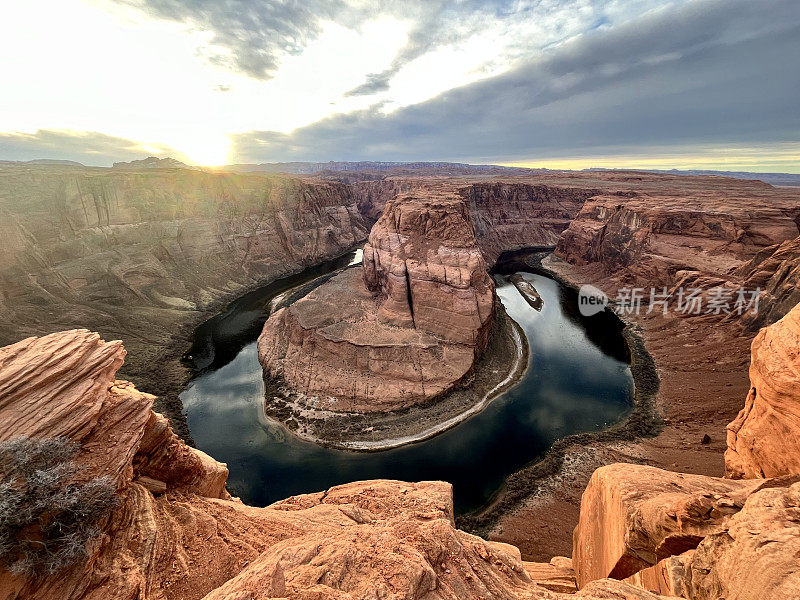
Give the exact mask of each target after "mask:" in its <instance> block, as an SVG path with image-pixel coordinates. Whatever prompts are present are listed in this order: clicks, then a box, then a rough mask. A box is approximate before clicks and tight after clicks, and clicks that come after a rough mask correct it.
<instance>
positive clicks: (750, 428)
mask: <svg viewBox="0 0 800 600" xmlns="http://www.w3.org/2000/svg"><path fill="white" fill-rule="evenodd" d="M751 355H752V358H751V363H750V392H749V394H748V395H747V399H746V401H745V405H744V408H743V409H742V411H741V412H740V413H739V415H738V416H737V417H736V419H735V420H734V421H733V422H732V423H731V424H730V425H728V450H727V451H726V452H725V473H726V475H727V476H728V477H735V478H742V477H746V478H752V477H779V476H781V475H791V474H797V473H800V305H798V306H795V307H794V309H792V311H791V312H790V313H789V314H787V315H786V316H785V317H783V318H782V319H781V320H780V321H778V322H777V323H774V324H773V325H770V326H769V327H765V328H764V329H762V330H761V331H760V332H759V333H758V335H757V336H756V337H755V339H754V340H753V344H752V350H751Z"/></svg>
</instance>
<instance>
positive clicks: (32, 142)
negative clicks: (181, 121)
mask: <svg viewBox="0 0 800 600" xmlns="http://www.w3.org/2000/svg"><path fill="white" fill-rule="evenodd" d="M154 150H158V151H159V153H166V154H170V155H171V156H173V157H180V155H179V154H178V153H176V152H175V151H174V150H172V149H171V148H169V147H168V146H160V145H157V146H156V147H155V148H154ZM151 154H153V152H151V151H147V150H142V149H141V148H140V147H139V144H138V143H137V142H134V141H132V140H127V139H125V138H119V137H114V136H110V135H105V134H103V133H95V132H68V131H51V130H46V129H40V130H39V131H37V132H36V133H13V132H12V133H2V132H0V160H22V161H24V160H35V159H38V158H48V159H59V160H75V161H78V162H82V163H83V164H86V165H93V166H110V165H111V163H112V162H115V161H128V160H134V159H139V158H145V157H147V156H149V155H151Z"/></svg>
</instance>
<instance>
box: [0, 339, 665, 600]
mask: <svg viewBox="0 0 800 600" xmlns="http://www.w3.org/2000/svg"><path fill="white" fill-rule="evenodd" d="M123 357H124V350H123V349H122V347H121V346H120V344H119V343H118V342H110V343H106V342H103V341H102V340H100V338H99V336H97V334H92V333H90V332H88V331H85V330H73V331H67V332H62V333H57V334H52V335H48V336H45V337H42V338H30V339H26V340H23V341H22V342H19V343H18V344H14V345H12V346H9V347H6V348H3V349H1V350H0V392H1V393H2V396H0V397H2V400H3V401H2V406H0V422H2V423H3V424H4V425H5V427H4V429H3V430H2V435H0V441H3V440H7V439H9V437H11V436H16V435H28V436H30V437H38V438H47V437H52V436H54V435H64V436H66V437H68V438H70V439H72V440H74V441H75V442H77V443H79V444H80V454H79V455H78V458H77V461H78V462H79V464H80V465H82V466H84V467H86V468H87V469H88V470H89V471H90V472H91V474H92V475H106V474H108V475H112V476H113V477H115V479H116V485H117V497H118V500H119V502H118V504H117V505H116V506H115V507H114V508H113V509H112V512H111V513H110V514H109V515H108V517H107V518H106V519H105V521H104V523H103V535H102V536H101V537H100V538H98V539H97V540H95V541H94V542H92V543H91V545H90V547H89V559H88V560H87V561H86V562H85V563H79V564H75V565H74V566H73V567H71V568H68V569H67V570H66V571H63V572H59V573H57V574H55V575H52V576H28V577H26V576H14V575H11V574H10V573H9V572H7V571H2V570H0V598H3V599H19V600H34V599H35V600H78V599H83V600H108V599H111V598H113V599H115V600H117V599H131V600H133V599H137V600H151V599H152V600H173V599H174V600H195V599H197V600H199V599H201V598H206V599H207V600H221V599H225V600H234V599H236V600H244V599H248V600H257V599H263V598H293V599H307V600H311V599H319V598H331V599H333V598H335V599H340V600H357V599H358V600H368V599H373V598H386V599H390V600H423V599H424V600H437V599H448V600H472V599H475V600H478V599H480V598H483V599H489V598H492V599H495V598H496V599H508V600H514V599H521V600H557V599H559V598H562V596H561V595H560V594H556V593H553V592H550V591H548V590H547V589H545V588H544V587H540V586H539V585H537V584H536V583H535V582H534V581H533V580H532V579H531V577H530V575H529V574H528V570H527V569H526V566H525V565H524V564H523V563H522V562H521V561H520V559H519V551H518V550H517V549H516V548H513V547H508V546H506V545H502V544H494V543H491V542H487V541H485V540H483V539H481V538H478V537H476V536H474V535H470V534H467V533H465V532H463V531H459V530H458V529H456V528H455V526H454V524H453V504H452V488H451V486H450V485H449V484H447V483H443V482H422V483H416V484H411V483H404V482H399V481H385V480H378V481H363V482H357V483H351V484H346V485H342V486H337V487H335V488H331V489H330V490H328V491H326V492H319V493H314V494H306V495H301V496H294V497H292V498H288V499H286V500H283V501H281V502H277V503H275V504H273V505H271V506H268V507H266V508H252V507H249V506H245V505H244V504H242V503H241V502H240V501H238V500H235V499H230V498H229V496H228V495H227V493H226V492H225V490H224V488H222V487H220V484H224V481H225V475H226V473H227V471H226V469H225V466H224V465H222V464H220V463H217V462H216V461H213V460H212V459H210V458H209V457H207V456H205V455H203V454H202V453H200V452H198V451H197V450H193V449H191V448H188V447H187V446H185V445H184V444H183V442H182V441H180V440H179V439H177V438H176V437H175V436H174V435H173V434H172V433H171V431H170V430H169V427H168V425H167V423H166V422H165V421H164V420H163V419H162V418H161V417H160V416H158V415H156V414H154V413H153V412H152V410H151V406H152V400H153V397H152V396H150V395H148V394H142V393H140V392H138V391H137V390H136V389H135V388H133V386H131V385H130V384H128V383H126V382H120V381H116V380H115V379H114V376H115V371H116V369H117V368H118V367H119V365H120V364H121V362H122V359H123ZM48 413H52V414H53V415H54V418H52V419H48V418H47V415H48ZM27 414H31V415H37V416H38V417H39V418H37V419H35V420H31V419H26V418H25V415H27ZM55 417H57V418H55ZM144 478H149V479H148V481H153V480H155V479H156V478H159V480H160V481H161V482H162V483H164V484H165V489H166V491H165V492H164V493H156V494H154V493H153V492H152V491H151V488H152V487H153V486H152V485H145V484H143V483H142V480H143V479H144ZM557 570H558V571H559V573H562V572H569V569H568V568H566V567H565V566H562V567H560V568H558V569H557ZM549 575H552V573H549V574H548V576H549ZM577 597H579V598H585V599H587V600H592V599H597V600H599V599H601V598H606V599H625V598H628V599H632V598H637V599H642V600H653V599H656V598H657V596H655V595H651V594H649V593H647V592H644V591H643V590H640V589H637V588H635V587H632V586H629V585H627V584H624V583H620V582H614V581H598V582H593V583H592V584H590V585H589V586H587V587H586V588H585V589H584V590H583V591H581V592H580V593H579V594H578V595H577Z"/></svg>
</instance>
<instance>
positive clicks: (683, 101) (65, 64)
mask: <svg viewBox="0 0 800 600" xmlns="http://www.w3.org/2000/svg"><path fill="white" fill-rule="evenodd" d="M0 9H1V10H2V12H1V13H0V14H2V15H3V18H2V20H0V52H1V53H2V56H3V59H2V60H0V82H2V87H1V88H0V89H2V92H0V159H13V160H30V159H34V158H43V157H47V158H62V159H72V160H78V161H81V162H84V163H86V164H94V165H110V164H111V162H113V161H115V160H130V159H134V158H142V157H144V156H148V155H156V156H173V157H176V158H179V159H182V160H185V161H187V162H191V163H194V164H202V165H219V164H225V163H245V162H274V161H289V160H312V161H327V160H452V161H464V162H492V163H502V164H521V165H531V166H546V167H552V168H562V167H565V168H584V167H590V166H608V167H623V166H625V167H652V168H664V167H666V168H669V167H678V168H720V169H740V170H753V171H789V172H800V67H798V61H800V2H798V1H797V0H763V1H759V0H458V1H456V0H304V1H295V0H25V1H24V2H23V1H20V0H0Z"/></svg>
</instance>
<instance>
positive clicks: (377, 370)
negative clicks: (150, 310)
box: [258, 196, 496, 412]
mask: <svg viewBox="0 0 800 600" xmlns="http://www.w3.org/2000/svg"><path fill="white" fill-rule="evenodd" d="M495 303H496V300H495V290H494V282H493V281H492V278H491V277H490V276H489V274H488V273H487V270H486V263H485V262H484V260H483V257H482V255H481V251H480V249H479V248H478V247H477V245H476V241H475V233H474V229H473V226H472V221H471V219H470V215H469V212H468V210H467V207H466V205H465V203H464V202H463V200H461V199H460V198H458V197H456V198H450V197H446V196H445V197H434V198H424V199H423V198H418V197H415V196H411V197H399V198H396V199H394V200H392V201H391V202H389V203H388V204H387V206H386V209H385V211H384V213H383V215H382V216H381V218H380V219H379V220H378V221H377V223H376V224H375V225H374V227H373V228H372V231H371V233H370V236H369V242H368V243H367V244H366V245H365V246H364V262H363V267H356V268H352V269H348V270H346V271H345V272H343V273H341V274H339V275H337V276H335V277H333V278H332V279H331V280H329V281H328V282H326V283H324V284H323V285H321V286H320V287H318V288H317V289H315V290H314V291H312V292H311V293H310V294H309V295H307V296H306V297H305V298H303V299H301V300H299V301H297V302H295V303H294V304H292V305H290V306H289V307H287V308H283V309H281V310H279V311H277V312H275V313H274V314H273V315H271V316H270V318H269V319H268V320H267V322H266V324H265V325H264V330H263V332H262V333H261V336H260V337H259V342H258V354H259V360H260V361H261V364H262V365H263V366H264V369H265V371H266V372H267V373H268V374H269V375H270V376H272V377H279V378H282V379H283V380H284V381H285V382H286V384H288V386H289V387H290V388H292V389H293V390H296V391H298V392H300V393H302V394H304V395H307V396H313V397H323V398H326V399H327V400H326V402H325V403H323V404H321V405H319V407H320V408H328V409H331V410H337V411H353V412H371V411H386V410H393V409H397V408H403V407H407V406H411V405H414V404H420V403H425V402H429V401H432V400H434V399H435V398H437V397H439V396H441V395H442V394H444V393H446V392H447V391H449V390H451V389H453V388H454V387H455V386H456V385H458V384H459V383H460V382H461V381H462V380H463V378H464V377H465V376H466V375H467V374H468V373H469V372H470V371H471V370H472V368H473V367H474V365H475V363H476V361H477V360H478V359H479V358H480V356H481V354H482V352H483V351H484V349H485V348H486V345H487V343H488V340H489V335H490V332H491V328H492V323H493V319H494V311H495Z"/></svg>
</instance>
